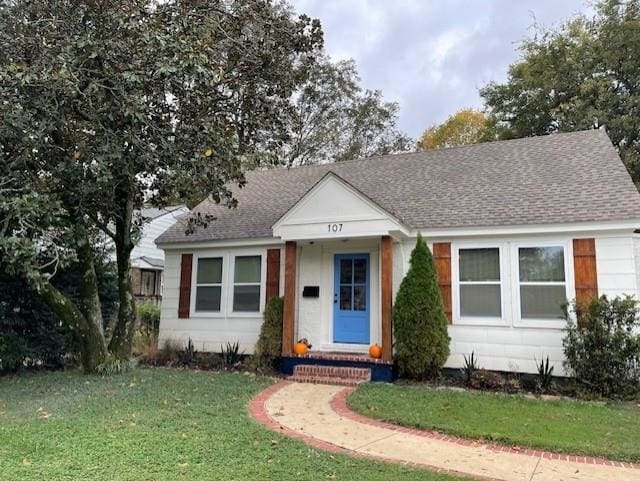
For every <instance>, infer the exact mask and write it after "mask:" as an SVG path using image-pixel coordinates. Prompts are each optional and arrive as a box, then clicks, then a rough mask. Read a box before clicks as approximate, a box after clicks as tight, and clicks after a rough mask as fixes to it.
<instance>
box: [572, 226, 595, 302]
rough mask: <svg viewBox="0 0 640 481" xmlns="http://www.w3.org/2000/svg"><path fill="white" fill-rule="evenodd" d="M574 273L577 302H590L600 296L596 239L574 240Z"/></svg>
mask: <svg viewBox="0 0 640 481" xmlns="http://www.w3.org/2000/svg"><path fill="white" fill-rule="evenodd" d="M573 272H574V280H575V287H576V302H577V303H578V304H581V303H584V302H587V301H589V299H591V298H592V297H596V296H597V295H598V272H597V270H596V242H595V239H593V238H590V239H573Z"/></svg>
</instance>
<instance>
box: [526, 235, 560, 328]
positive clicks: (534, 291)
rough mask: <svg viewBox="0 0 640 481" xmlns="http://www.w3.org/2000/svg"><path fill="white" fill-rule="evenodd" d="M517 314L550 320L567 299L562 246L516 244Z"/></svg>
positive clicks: (557, 314)
mask: <svg viewBox="0 0 640 481" xmlns="http://www.w3.org/2000/svg"><path fill="white" fill-rule="evenodd" d="M518 280H519V289H520V318H521V319H523V320H536V319H539V320H547V319H548V320H553V319H561V318H562V317H563V315H564V312H563V304H565V303H566V302H567V283H566V275H565V249H564V247H563V246H542V247H518Z"/></svg>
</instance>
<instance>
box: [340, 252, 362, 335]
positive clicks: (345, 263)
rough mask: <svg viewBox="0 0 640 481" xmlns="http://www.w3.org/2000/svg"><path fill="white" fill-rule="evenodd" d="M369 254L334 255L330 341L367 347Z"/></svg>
mask: <svg viewBox="0 0 640 481" xmlns="http://www.w3.org/2000/svg"><path fill="white" fill-rule="evenodd" d="M370 270H371V269H370V262H369V254H335V255H334V269H333V277H334V280H333V342H335V343H344V344H367V345H368V344H369V341H370V325H369V322H370V318H371V306H370V303H371V296H370V293H369V284H370V277H371V275H370Z"/></svg>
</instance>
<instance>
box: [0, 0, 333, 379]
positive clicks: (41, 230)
mask: <svg viewBox="0 0 640 481" xmlns="http://www.w3.org/2000/svg"><path fill="white" fill-rule="evenodd" d="M0 44H1V45H2V49H0V118H2V124H0V149H1V150H0V154H1V155H0V162H2V164H1V165H0V168H1V170H2V172H3V178H2V180H1V182H0V189H1V190H0V197H1V198H0V200H3V201H4V200H6V201H7V205H4V203H3V205H2V209H1V211H0V228H2V231H0V249H1V253H2V255H3V257H4V258H5V259H8V261H9V264H10V270H12V271H13V272H14V273H16V274H19V275H22V276H24V277H25V278H27V279H29V280H30V281H31V282H32V283H33V284H34V285H35V286H37V288H38V290H39V292H40V294H41V295H42V296H43V297H44V298H45V299H47V301H48V302H49V303H50V304H51V305H52V308H53V307H55V308H56V309H58V310H59V313H58V314H59V315H60V316H61V317H63V318H65V319H67V322H69V323H70V324H72V325H73V326H75V327H76V328H78V329H79V330H81V331H82V333H83V334H82V336H83V338H84V339H85V340H86V341H87V342H88V343H89V344H88V345H87V346H85V347H86V349H87V350H90V349H93V350H96V351H100V352H99V353H98V354H97V356H98V357H97V358H96V359H91V360H87V361H89V364H88V365H86V366H85V367H86V368H87V369H92V368H95V365H96V363H100V362H101V360H102V359H104V356H105V349H104V348H103V347H100V344H101V343H102V344H104V338H103V334H102V330H101V327H102V320H101V319H100V315H99V313H100V299H99V296H98V292H97V288H96V280H95V279H96V276H95V266H94V265H93V260H92V258H91V254H92V252H91V247H92V243H91V238H92V236H93V235H94V234H95V231H96V229H100V230H102V231H103V232H104V233H105V234H106V235H107V236H109V237H110V238H111V239H112V240H113V242H114V244H115V247H116V257H117V268H118V286H119V306H120V311H119V316H118V322H117V323H116V326H115V329H114V333H113V336H112V338H111V342H110V345H109V348H110V350H111V351H112V352H113V353H115V354H116V355H119V356H121V357H127V356H128V355H129V354H130V351H131V341H132V338H133V331H134V329H135V304H134V301H133V296H132V292H131V283H130V261H129V256H130V253H131V250H132V249H133V246H134V239H135V236H136V234H137V232H138V230H139V227H140V226H139V225H137V223H136V221H135V219H134V217H133V212H134V209H136V208H139V207H141V205H142V203H143V201H144V200H147V201H148V202H150V203H152V204H153V205H156V206H163V205H164V204H166V203H167V202H170V201H171V200H173V199H175V198H185V199H188V198H189V197H191V196H193V195H194V193H196V192H197V193H198V195H200V196H202V197H205V196H211V197H212V198H213V199H215V200H216V201H219V202H224V203H227V204H229V205H233V204H234V200H233V198H232V196H231V193H230V190H229V189H228V187H227V186H228V185H229V183H238V184H242V183H243V182H244V178H243V171H244V168H245V167H246V166H248V165H249V166H256V165H261V164H263V163H269V162H273V161H274V156H273V155H274V153H275V152H277V151H278V150H279V149H280V148H281V147H282V145H284V143H285V142H286V141H287V139H288V129H289V123H288V119H289V118H290V113H291V97H292V94H293V92H294V91H296V89H297V88H298V87H299V86H300V85H301V83H302V82H303V81H304V80H305V78H306V72H307V70H308V67H309V64H310V63H311V62H312V60H313V58H314V56H315V55H316V53H317V52H318V50H319V48H320V47H321V45H322V31H321V29H320V26H319V23H318V22H317V21H315V20H312V19H310V18H308V17H306V16H300V17H298V18H294V16H293V14H292V12H291V11H290V10H289V9H288V7H286V6H283V5H282V4H279V3H275V2H271V1H269V0H253V1H251V2H244V1H220V0H218V1H215V0H209V1H196V2H183V1H179V0H173V1H168V2H155V1H153V0H133V1H131V0H126V1H125V0H116V1H111V2H78V1H75V0H52V1H49V2H33V1H30V0H16V1H14V2H3V3H1V4H0ZM5 173H6V175H5ZM62 254H64V256H63V255H62ZM47 256H49V257H50V258H43V257H47ZM66 259H70V261H77V262H78V264H79V265H80V266H81V269H82V270H83V284H82V286H83V293H82V294H83V295H82V296H81V297H82V299H81V301H79V302H77V303H76V302H74V301H73V300H71V299H70V298H68V296H65V295H64V294H63V293H61V292H60V291H58V290H56V289H55V288H53V286H52V284H51V283H50V282H48V280H49V278H50V277H51V275H52V274H53V273H54V272H55V267H56V266H57V265H58V264H59V263H60V262H61V261H62V260H66Z"/></svg>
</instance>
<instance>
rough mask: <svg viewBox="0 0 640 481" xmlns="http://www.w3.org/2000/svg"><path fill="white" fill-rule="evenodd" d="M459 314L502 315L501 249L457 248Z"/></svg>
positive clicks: (491, 316)
mask: <svg viewBox="0 0 640 481" xmlns="http://www.w3.org/2000/svg"><path fill="white" fill-rule="evenodd" d="M458 289H459V296H458V299H459V305H460V317H462V318H464V317H479V318H501V317H502V294H501V279H500V249H499V248H497V247H482V248H460V249H458Z"/></svg>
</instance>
